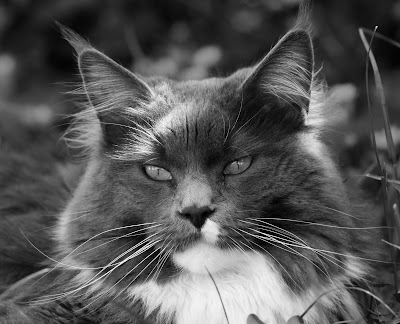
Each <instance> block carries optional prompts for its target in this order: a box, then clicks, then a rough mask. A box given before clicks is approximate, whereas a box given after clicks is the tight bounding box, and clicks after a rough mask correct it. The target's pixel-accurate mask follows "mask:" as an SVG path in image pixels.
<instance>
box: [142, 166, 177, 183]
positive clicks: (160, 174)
mask: <svg viewBox="0 0 400 324" xmlns="http://www.w3.org/2000/svg"><path fill="white" fill-rule="evenodd" d="M144 170H145V172H146V174H147V175H148V176H149V177H150V178H151V179H153V180H156V181H167V180H171V179H172V175H171V173H170V172H169V171H167V170H165V169H164V168H161V167H158V166H155V165H145V166H144Z"/></svg>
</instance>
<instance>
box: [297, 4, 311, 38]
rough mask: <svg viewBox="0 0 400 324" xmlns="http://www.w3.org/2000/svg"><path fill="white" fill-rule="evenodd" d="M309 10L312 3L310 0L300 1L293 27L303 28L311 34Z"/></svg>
mask: <svg viewBox="0 0 400 324" xmlns="http://www.w3.org/2000/svg"><path fill="white" fill-rule="evenodd" d="M311 12H312V4H311V1H310V0H302V1H301V2H300V6H299V11H298V13H297V21H296V26H295V27H294V29H298V30H304V31H306V32H308V33H309V34H311V32H312V28H311Z"/></svg>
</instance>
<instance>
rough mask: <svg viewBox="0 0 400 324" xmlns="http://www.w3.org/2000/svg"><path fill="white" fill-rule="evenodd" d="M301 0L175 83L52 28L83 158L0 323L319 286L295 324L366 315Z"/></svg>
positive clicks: (292, 310)
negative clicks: (219, 70) (46, 242)
mask: <svg viewBox="0 0 400 324" xmlns="http://www.w3.org/2000/svg"><path fill="white" fill-rule="evenodd" d="M304 15H305V13H304V12H302V13H301V17H303V18H300V19H299V22H298V23H297V25H296V26H295V27H294V28H293V29H292V30H291V31H289V32H288V33H287V34H286V35H285V36H284V37H282V38H281V39H280V40H279V42H278V43H277V44H276V45H275V46H274V47H273V48H272V50H271V51H270V52H269V53H268V54H267V55H266V56H265V57H264V58H263V59H262V60H261V61H260V62H259V63H258V64H257V65H256V66H253V67H249V68H244V69H240V70H238V71H237V72H235V73H234V74H232V75H230V76H228V77H215V78H210V79H205V80H202V81H185V82H177V81H173V80H169V79H165V78H161V77H150V78H144V77H141V76H138V75H135V74H133V73H132V72H130V71H128V70H127V69H125V68H124V67H122V66H121V65H119V64H117V63H116V62H114V61H113V60H112V59H110V58H109V57H107V56H106V55H104V54H103V53H101V52H100V51H98V50H96V49H95V48H93V47H92V46H91V45H89V44H88V43H87V42H86V41H84V40H83V39H82V38H80V37H79V36H77V35H76V34H74V33H73V32H72V31H70V30H69V29H64V31H63V33H64V36H65V37H66V38H67V40H68V41H69V42H70V43H71V45H72V46H73V47H74V48H75V50H76V53H77V60H78V66H79V71H80V73H81V76H82V81H83V89H84V91H85V93H86V95H87V101H88V104H87V107H86V108H85V109H84V110H83V111H82V112H81V113H80V114H78V115H77V116H76V121H75V123H74V124H73V125H72V128H71V131H70V134H72V135H73V136H74V139H73V142H72V144H76V145H79V146H84V148H85V150H86V153H87V159H86V162H85V166H84V172H83V175H82V176H81V177H80V178H79V184H78V185H77V187H76V188H75V189H74V191H73V192H72V193H71V194H70V197H68V198H66V199H65V202H64V204H65V205H64V206H65V207H64V209H63V211H62V212H61V213H60V216H59V220H58V225H57V228H56V230H55V231H54V240H55V244H56V246H57V248H56V251H54V253H53V255H52V256H47V255H46V259H49V258H50V259H51V260H52V261H51V262H50V265H51V267H54V268H51V270H46V271H45V272H44V273H43V275H42V276H40V277H39V278H35V280H33V281H32V282H31V283H30V284H29V285H25V288H24V289H23V291H22V292H21V291H18V292H17V293H15V292H12V293H9V294H6V296H5V297H4V298H3V302H5V303H6V304H5V306H3V307H2V308H0V310H1V312H0V322H2V323H13V322H15V323H33V322H37V323H39V322H40V323H69V322H72V321H75V323H91V322H96V323H98V322H103V323H175V324H186V323H190V324H204V323H211V324H212V323H214V324H221V323H227V320H226V317H228V319H229V323H230V324H244V323H246V319H247V316H248V315H249V314H251V313H255V314H257V315H258V317H260V318H261V319H262V320H263V321H265V323H274V324H275V323H285V322H286V321H287V320H288V319H289V318H290V317H292V316H294V315H300V314H302V313H303V312H304V311H305V309H306V308H307V307H308V306H309V305H310V304H311V303H312V302H313V301H314V300H316V299H317V298H318V297H319V296H320V295H321V294H323V293H325V292H327V291H331V292H330V293H328V294H326V295H325V296H324V297H322V298H321V299H320V300H319V301H318V302H317V303H316V304H315V305H314V306H313V307H312V308H311V309H310V310H309V312H307V314H306V315H305V316H304V321H305V322H306V323H333V322H335V321H340V320H355V321H359V322H362V321H363V314H362V310H361V309H360V307H359V306H358V304H357V301H356V299H355V297H354V295H353V293H352V292H351V290H349V289H348V287H350V286H352V285H357V284H361V283H363V282H364V280H365V279H366V278H367V275H368V265H367V264H366V262H365V261H364V257H365V256H364V252H363V250H364V249H365V246H366V242H367V239H366V237H365V233H366V232H365V231H360V230H354V229H355V228H358V227H363V226H365V224H364V225H363V223H362V216H363V215H356V214H354V213H355V211H354V210H352V208H351V204H350V202H349V200H348V198H347V194H346V188H345V187H344V184H343V180H342V179H341V177H340V175H339V173H338V171H337V168H336V165H335V163H334V161H333V159H332V157H331V154H330V153H329V151H328V149H327V147H326V146H325V144H324V143H323V142H322V141H321V140H320V138H319V132H320V130H321V127H323V123H322V122H321V121H320V116H321V115H324V113H323V111H324V110H325V109H329V107H327V106H326V104H325V103H324V94H323V91H322V88H321V86H320V85H319V83H318V82H317V80H316V77H315V72H314V58H313V46H312V41H311V38H310V34H309V31H308V26H307V24H306V23H305V20H306V19H305V18H304ZM325 115H327V114H325ZM211 277H212V278H211ZM212 279H213V280H215V284H214V282H213V280H212ZM216 286H217V287H216ZM216 288H218V290H219V292H220V295H221V296H220V297H219V295H218V292H217V290H216ZM10 296H11V297H10ZM15 296H17V297H15ZM220 298H221V299H222V301H223V304H224V306H225V309H226V315H225V313H224V309H223V307H222V302H221V300H220ZM1 316H3V317H1Z"/></svg>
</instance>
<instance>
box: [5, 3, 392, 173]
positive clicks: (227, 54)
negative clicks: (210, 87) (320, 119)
mask: <svg viewBox="0 0 400 324" xmlns="http://www.w3.org/2000/svg"><path fill="white" fill-rule="evenodd" d="M298 4H299V0H220V1H215V0H191V1H185V0H170V1H162V0H158V1H157V0H147V1H145V0H142V1H140V0H136V1H135V0H131V1H128V0H40V1H38V0H36V1H34V0H0V110H7V111H11V113H18V114H21V113H22V114H21V115H22V116H23V118H24V119H25V121H26V122H27V123H36V122H37V123H48V122H50V123H56V124H57V123H58V124H60V122H59V121H56V122H55V121H54V120H57V116H62V115H64V114H67V113H69V112H72V111H74V109H75V108H74V105H73V103H72V101H73V97H71V96H68V95H65V92H67V91H69V90H71V89H72V88H73V84H74V83H72V82H76V81H79V77H78V76H77V68H76V63H75V61H74V52H73V49H72V48H71V47H70V46H69V44H68V43H67V42H66V41H65V40H64V39H62V37H61V35H60V32H59V29H58V27H57V26H56V24H55V22H56V21H57V22H59V23H61V24H64V25H66V26H68V27H70V28H72V29H74V30H75V31H76V32H78V33H79V34H81V35H82V36H83V37H85V38H86V39H88V40H89V41H90V42H91V43H92V45H93V46H95V47H96V48H98V49H100V50H102V51H103V52H104V53H106V54H107V55H108V56H110V57H111V58H113V59H114V60H116V61H117V62H119V63H121V64H123V65H124V66H127V67H129V68H131V69H132V70H134V71H135V72H137V73H140V74H144V75H146V74H147V75H165V76H169V77H172V78H176V79H201V78H204V77H207V76H210V75H217V76H224V75H227V74H229V73H231V72H233V71H235V70H236V69H237V68H240V67H243V66H247V65H251V64H254V63H256V62H257V61H258V60H259V59H261V58H262V57H263V55H265V54H266V53H267V52H268V50H269V49H270V48H271V47H272V46H273V44H274V43H275V42H276V41H277V40H278V39H279V37H280V36H282V35H283V34H284V33H285V32H286V31H288V30H289V29H290V28H291V27H292V26H293V25H294V23H295V20H296V15H297V8H298ZM312 23H313V34H314V40H315V53H316V62H317V63H316V67H317V68H321V72H320V76H322V77H324V78H325V79H326V80H327V83H328V85H329V86H330V87H333V88H334V89H336V90H337V97H338V100H339V101H342V103H343V107H344V110H343V111H342V113H341V117H340V118H339V121H338V122H337V123H338V125H336V126H338V127H336V128H337V129H339V132H340V133H341V136H338V137H337V138H338V139H337V141H336V142H337V143H339V150H338V152H339V153H340V156H341V163H342V165H343V166H346V167H349V166H350V167H351V168H353V169H356V170H357V172H358V173H360V174H361V173H362V172H364V171H365V170H368V168H369V169H371V168H373V167H371V165H372V164H373V163H374V155H373V154H370V152H372V151H371V145H370V140H369V123H368V115H367V104H366V102H367V100H366V98H367V97H366V91H365V58H366V52H365V49H364V47H363V45H362V42H361V40H360V37H359V34H358V28H359V27H365V28H368V29H373V28H374V26H378V27H379V28H378V31H379V32H380V33H382V34H384V35H386V36H388V37H391V38H393V39H394V40H400V1H395V0H384V1H372V0H339V1H338V0H315V1H313V12H312ZM373 52H374V54H375V56H376V57H377V61H378V65H379V68H380V73H381V75H382V79H383V82H384V87H385V94H386V96H387V102H388V108H389V113H390V117H391V121H392V124H393V125H392V126H393V133H394V137H395V142H396V143H398V142H399V141H400V130H399V129H398V128H397V127H396V123H397V122H398V121H399V120H400V113H399V111H400V110H399V109H400V108H399V103H400V91H399V85H400V60H399V59H398V58H399V54H400V49H396V48H395V47H393V46H391V45H388V44H386V43H384V42H383V41H381V40H379V39H375V41H374V43H373ZM370 75H371V76H372V72H371V73H370ZM75 84H76V83H75ZM370 84H371V100H372V102H373V104H374V108H375V111H376V113H375V115H374V121H375V122H376V124H377V129H378V130H379V129H381V127H382V126H381V125H382V122H381V117H380V113H379V105H378V101H377V99H376V94H375V90H374V89H375V86H374V83H373V78H372V77H371V80H370ZM337 85H340V86H337ZM335 114H336V112H332V115H335ZM337 143H336V144H337ZM360 143H361V144H360ZM378 144H381V147H382V148H384V146H385V139H384V136H383V133H378Z"/></svg>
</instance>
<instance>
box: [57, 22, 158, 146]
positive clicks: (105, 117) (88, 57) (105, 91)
mask: <svg viewBox="0 0 400 324" xmlns="http://www.w3.org/2000/svg"><path fill="white" fill-rule="evenodd" d="M60 28H61V31H62V34H63V35H64V37H65V38H66V39H67V41H68V42H69V43H70V44H71V45H72V46H73V47H74V48H75V50H76V52H77V59H78V66H79V72H80V74H81V77H82V81H83V88H84V91H85V94H86V97H87V98H88V100H89V103H90V107H88V109H87V110H86V111H87V113H88V115H92V113H91V112H90V111H92V112H93V108H94V110H95V112H96V115H97V117H98V120H99V121H100V123H101V127H102V131H103V140H104V141H105V142H106V143H111V144H115V143H116V142H118V141H119V140H120V139H121V136H124V134H125V133H126V130H127V129H128V128H129V127H131V126H132V123H135V122H137V121H138V120H139V119H141V118H142V117H143V116H144V115H146V113H148V109H147V108H148V105H149V103H150V102H151V101H152V99H153V98H154V96H155V94H154V92H153V90H152V89H151V88H150V86H149V85H147V84H146V83H145V82H144V81H143V80H141V79H140V78H139V77H137V76H136V75H135V74H133V73H132V72H131V71H129V70H127V69H126V68H124V67H122V66H121V65H119V64H118V63H116V62H115V61H113V60H112V59H110V58H109V57H108V56H106V55H104V54H103V53H101V52H100V51H98V50H96V49H95V48H93V47H92V46H91V45H90V44H89V43H88V42H86V41H85V40H83V39H82V37H80V36H79V35H77V34H76V33H75V32H73V31H72V30H70V29H69V28H66V27H64V26H60Z"/></svg>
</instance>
